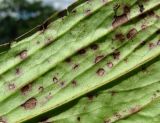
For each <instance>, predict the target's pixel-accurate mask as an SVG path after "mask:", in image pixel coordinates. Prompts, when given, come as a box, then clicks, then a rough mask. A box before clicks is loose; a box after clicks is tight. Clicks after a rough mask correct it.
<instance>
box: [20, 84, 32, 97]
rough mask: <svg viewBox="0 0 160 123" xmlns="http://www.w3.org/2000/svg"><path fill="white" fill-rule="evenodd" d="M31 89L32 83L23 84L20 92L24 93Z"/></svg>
mask: <svg viewBox="0 0 160 123" xmlns="http://www.w3.org/2000/svg"><path fill="white" fill-rule="evenodd" d="M31 89H32V83H30V84H28V85H26V86H24V87H23V88H21V92H22V94H23V95H26V94H27V93H28V92H30V91H31Z"/></svg>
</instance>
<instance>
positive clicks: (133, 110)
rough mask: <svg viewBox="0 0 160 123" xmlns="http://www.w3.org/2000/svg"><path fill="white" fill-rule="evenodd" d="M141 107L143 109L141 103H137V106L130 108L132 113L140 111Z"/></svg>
mask: <svg viewBox="0 0 160 123" xmlns="http://www.w3.org/2000/svg"><path fill="white" fill-rule="evenodd" d="M140 109H141V107H140V106H139V105H136V106H135V107H133V108H131V109H130V113H131V114H135V113H137V112H139V111H140Z"/></svg>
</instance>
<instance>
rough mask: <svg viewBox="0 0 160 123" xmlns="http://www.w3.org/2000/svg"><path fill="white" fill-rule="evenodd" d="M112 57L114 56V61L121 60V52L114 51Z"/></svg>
mask: <svg viewBox="0 0 160 123" xmlns="http://www.w3.org/2000/svg"><path fill="white" fill-rule="evenodd" d="M112 55H113V58H114V59H116V60H119V57H120V52H119V51H114V52H113V54H112Z"/></svg>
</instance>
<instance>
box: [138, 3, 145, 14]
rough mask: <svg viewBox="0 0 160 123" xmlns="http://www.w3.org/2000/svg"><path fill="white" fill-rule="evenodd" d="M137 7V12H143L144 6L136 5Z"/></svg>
mask: <svg viewBox="0 0 160 123" xmlns="http://www.w3.org/2000/svg"><path fill="white" fill-rule="evenodd" d="M138 6H139V11H140V12H141V13H142V12H143V11H144V6H143V4H138Z"/></svg>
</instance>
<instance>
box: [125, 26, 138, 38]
mask: <svg viewBox="0 0 160 123" xmlns="http://www.w3.org/2000/svg"><path fill="white" fill-rule="evenodd" d="M136 34H137V30H136V29H135V28H133V29H131V30H129V32H128V33H127V38H128V39H132V38H133V37H134V36H135V35H136Z"/></svg>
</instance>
